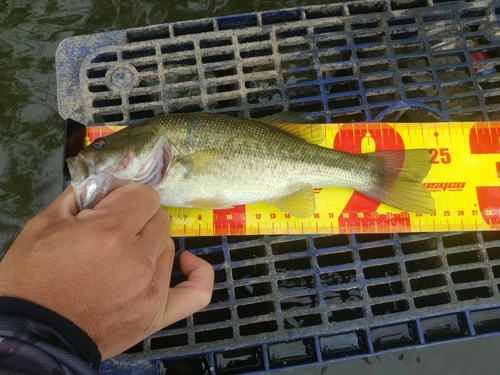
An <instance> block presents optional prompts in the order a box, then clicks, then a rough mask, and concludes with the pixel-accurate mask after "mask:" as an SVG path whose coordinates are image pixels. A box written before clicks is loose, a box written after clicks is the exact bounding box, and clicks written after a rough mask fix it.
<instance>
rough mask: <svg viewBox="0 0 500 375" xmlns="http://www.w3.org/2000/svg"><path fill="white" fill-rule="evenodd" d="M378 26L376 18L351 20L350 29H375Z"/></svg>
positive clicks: (378, 22)
mask: <svg viewBox="0 0 500 375" xmlns="http://www.w3.org/2000/svg"><path fill="white" fill-rule="evenodd" d="M378 27H380V21H379V20H377V19H371V20H366V21H365V20H363V21H359V20H357V21H354V22H351V30H362V29H376V28H378Z"/></svg>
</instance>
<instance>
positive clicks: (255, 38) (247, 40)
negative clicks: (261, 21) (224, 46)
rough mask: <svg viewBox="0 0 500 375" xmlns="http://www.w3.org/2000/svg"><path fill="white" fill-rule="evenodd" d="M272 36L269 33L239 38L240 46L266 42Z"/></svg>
mask: <svg viewBox="0 0 500 375" xmlns="http://www.w3.org/2000/svg"><path fill="white" fill-rule="evenodd" d="M270 39H271V36H270V35H269V33H264V34H258V33H257V34H255V35H249V36H239V37H238V43H240V44H245V43H255V42H264V41H266V40H270Z"/></svg>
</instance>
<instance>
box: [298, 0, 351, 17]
mask: <svg viewBox="0 0 500 375" xmlns="http://www.w3.org/2000/svg"><path fill="white" fill-rule="evenodd" d="M304 13H305V15H306V18H307V19H309V20H313V19H318V18H330V17H339V16H343V15H344V13H343V11H342V6H341V5H335V4H326V5H324V6H322V7H320V8H312V9H304Z"/></svg>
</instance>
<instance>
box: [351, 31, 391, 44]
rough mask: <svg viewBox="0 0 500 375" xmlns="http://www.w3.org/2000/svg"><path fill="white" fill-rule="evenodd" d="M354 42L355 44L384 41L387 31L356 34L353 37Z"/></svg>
mask: <svg viewBox="0 0 500 375" xmlns="http://www.w3.org/2000/svg"><path fill="white" fill-rule="evenodd" d="M353 42H354V44H373V43H384V42H385V32H375V33H360V34H355V36H354V37H353Z"/></svg>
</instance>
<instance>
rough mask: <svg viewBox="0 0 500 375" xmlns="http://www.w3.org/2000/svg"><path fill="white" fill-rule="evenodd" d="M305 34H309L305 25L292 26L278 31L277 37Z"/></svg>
mask: <svg viewBox="0 0 500 375" xmlns="http://www.w3.org/2000/svg"><path fill="white" fill-rule="evenodd" d="M304 35H307V29H306V28H305V27H300V28H292V29H288V30H283V31H277V32H276V38H277V39H286V38H293V37H295V36H304Z"/></svg>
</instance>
